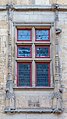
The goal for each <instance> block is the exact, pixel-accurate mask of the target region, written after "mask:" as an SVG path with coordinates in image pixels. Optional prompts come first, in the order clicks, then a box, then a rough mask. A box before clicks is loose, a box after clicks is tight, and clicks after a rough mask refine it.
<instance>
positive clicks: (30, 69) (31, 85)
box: [17, 62, 32, 88]
mask: <svg viewBox="0 0 67 119" xmlns="http://www.w3.org/2000/svg"><path fill="white" fill-rule="evenodd" d="M19 63H23V64H30V86H19V85H18V81H19V80H18V64H19ZM31 86H32V62H17V87H19V88H22V87H24V88H27V87H31Z"/></svg>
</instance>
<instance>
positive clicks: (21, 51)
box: [18, 46, 31, 57]
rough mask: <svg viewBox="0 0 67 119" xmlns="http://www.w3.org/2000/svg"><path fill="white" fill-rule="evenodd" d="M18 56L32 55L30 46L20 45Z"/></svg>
mask: <svg viewBox="0 0 67 119" xmlns="http://www.w3.org/2000/svg"><path fill="white" fill-rule="evenodd" d="M18 57H31V48H30V47H23V46H21V47H18Z"/></svg>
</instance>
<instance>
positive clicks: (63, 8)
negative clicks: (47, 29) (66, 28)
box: [0, 4, 67, 11]
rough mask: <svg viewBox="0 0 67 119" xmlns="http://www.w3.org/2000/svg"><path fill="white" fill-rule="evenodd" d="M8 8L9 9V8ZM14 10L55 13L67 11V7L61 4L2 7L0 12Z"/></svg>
mask: <svg viewBox="0 0 67 119" xmlns="http://www.w3.org/2000/svg"><path fill="white" fill-rule="evenodd" d="M7 6H8V7H7ZM9 8H11V9H13V10H16V11H22V10H24V11H28V10H35V11H39V10H41V11H42V10H44V11H55V10H56V9H57V10H58V11H67V5H59V4H52V5H12V4H11V5H0V11H1V10H7V9H9Z"/></svg>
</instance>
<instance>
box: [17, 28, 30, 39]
mask: <svg viewBox="0 0 67 119" xmlns="http://www.w3.org/2000/svg"><path fill="white" fill-rule="evenodd" d="M18 40H31V30H18Z"/></svg>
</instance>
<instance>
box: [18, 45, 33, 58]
mask: <svg viewBox="0 0 67 119" xmlns="http://www.w3.org/2000/svg"><path fill="white" fill-rule="evenodd" d="M18 47H26V48H30V51H31V52H30V56H26V57H24V56H18ZM17 58H32V46H31V45H17Z"/></svg>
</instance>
